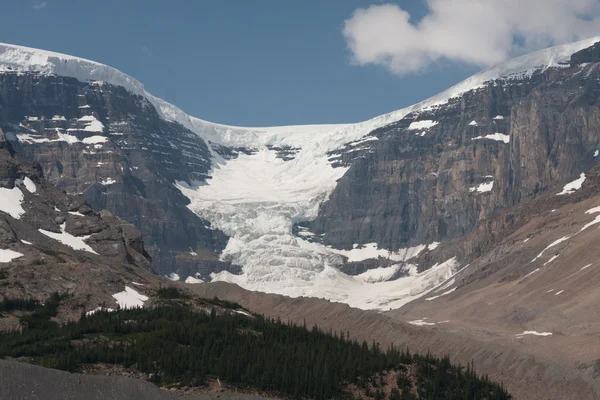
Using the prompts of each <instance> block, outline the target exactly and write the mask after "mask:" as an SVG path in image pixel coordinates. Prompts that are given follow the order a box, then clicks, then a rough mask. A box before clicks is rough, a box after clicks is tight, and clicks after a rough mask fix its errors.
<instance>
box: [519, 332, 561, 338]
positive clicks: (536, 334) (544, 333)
mask: <svg viewBox="0 0 600 400" xmlns="http://www.w3.org/2000/svg"><path fill="white" fill-rule="evenodd" d="M526 335H534V336H552V333H550V332H541V333H540V332H536V331H525V332H523V333H519V334H517V335H515V336H516V337H519V338H520V337H523V336H526Z"/></svg>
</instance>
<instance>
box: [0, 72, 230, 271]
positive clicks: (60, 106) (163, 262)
mask: <svg viewBox="0 0 600 400" xmlns="http://www.w3.org/2000/svg"><path fill="white" fill-rule="evenodd" d="M0 128H2V129H3V130H4V131H5V132H6V135H7V137H8V139H9V140H10V141H11V143H12V145H13V147H14V149H15V151H16V152H17V153H19V155H21V156H22V157H24V158H28V159H30V160H35V161H36V162H38V163H39V165H40V166H41V169H42V172H43V173H44V175H45V176H46V178H47V179H48V180H49V181H50V182H52V183H53V184H55V185H56V186H57V187H58V188H60V189H64V190H66V191H67V192H68V193H71V194H80V195H82V196H83V198H84V199H85V200H86V201H87V202H88V203H89V204H90V205H91V206H92V207H93V209H94V210H98V211H99V210H108V211H110V212H111V213H113V214H114V215H117V216H119V217H120V218H122V219H124V220H126V221H128V222H130V223H131V224H133V225H135V226H136V227H137V228H138V229H140V231H141V232H142V235H143V240H144V242H145V243H146V248H147V249H148V251H149V253H150V254H151V256H152V260H153V261H152V267H153V269H154V271H156V272H157V273H160V274H168V273H171V272H175V271H176V270H177V271H179V273H180V274H181V275H183V276H187V275H193V274H194V273H196V272H200V273H202V274H203V275H204V276H205V275H207V274H209V273H210V272H213V271H220V270H222V269H229V268H230V265H229V264H228V263H223V262H220V261H219V260H218V257H217V254H218V252H219V251H220V250H221V249H222V248H223V247H224V245H225V243H226V237H225V236H224V235H223V234H221V233H220V232H219V231H216V230H212V229H210V224H209V223H208V222H206V221H203V220H201V219H200V218H198V217H197V216H196V215H194V214H193V213H192V212H191V211H189V210H188V209H187V208H186V207H185V206H186V204H187V203H189V200H187V199H186V198H185V197H183V196H182V194H181V193H180V192H179V191H178V190H177V189H176V188H175V187H174V186H173V185H172V182H174V181H182V180H183V181H202V180H204V179H205V178H206V176H207V173H208V170H209V168H210V157H211V156H210V152H209V149H208V148H207V145H206V144H205V142H204V141H203V140H202V139H200V138H199V137H198V136H197V135H195V134H193V133H192V132H190V131H189V130H188V129H186V128H184V127H182V126H181V125H180V124H177V123H173V122H169V121H165V120H164V119H163V118H160V117H159V115H158V113H157V111H156V109H155V108H154V107H153V106H152V105H150V104H149V103H148V101H147V100H146V99H144V98H143V97H141V96H138V95H134V94H132V93H131V92H129V91H127V90H125V89H124V88H123V87H121V86H113V85H109V84H105V83H102V82H87V83H83V82H80V81H78V80H76V79H74V78H69V77H62V76H55V75H51V76H48V75H44V74H38V73H22V72H16V71H15V72H12V71H6V72H3V73H1V74H0Z"/></svg>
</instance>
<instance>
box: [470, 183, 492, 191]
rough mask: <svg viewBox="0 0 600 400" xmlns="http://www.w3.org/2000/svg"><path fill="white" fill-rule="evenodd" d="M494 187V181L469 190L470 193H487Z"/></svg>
mask: <svg viewBox="0 0 600 400" xmlns="http://www.w3.org/2000/svg"><path fill="white" fill-rule="evenodd" d="M493 187H494V181H491V182H485V183H482V184H480V185H478V186H475V187H472V188H469V192H477V193H487V192H491V191H492V188H493Z"/></svg>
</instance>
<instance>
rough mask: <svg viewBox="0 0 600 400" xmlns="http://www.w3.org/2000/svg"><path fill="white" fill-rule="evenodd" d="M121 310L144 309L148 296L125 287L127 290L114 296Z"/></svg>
mask: <svg viewBox="0 0 600 400" xmlns="http://www.w3.org/2000/svg"><path fill="white" fill-rule="evenodd" d="M112 297H114V299H115V300H117V303H118V304H119V306H120V307H121V308H125V309H127V308H136V307H143V306H144V302H145V301H146V300H148V296H144V295H143V294H140V293H138V292H137V291H136V290H135V289H132V288H130V287H129V286H125V290H124V291H122V292H119V293H115V294H113V295H112Z"/></svg>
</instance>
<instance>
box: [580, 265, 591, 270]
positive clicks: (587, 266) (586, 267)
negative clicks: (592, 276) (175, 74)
mask: <svg viewBox="0 0 600 400" xmlns="http://www.w3.org/2000/svg"><path fill="white" fill-rule="evenodd" d="M592 265H593V264H588V265H586V266H583V267H581V269H580V271H583V270H584V269H588V268H589V267H591V266H592Z"/></svg>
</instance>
